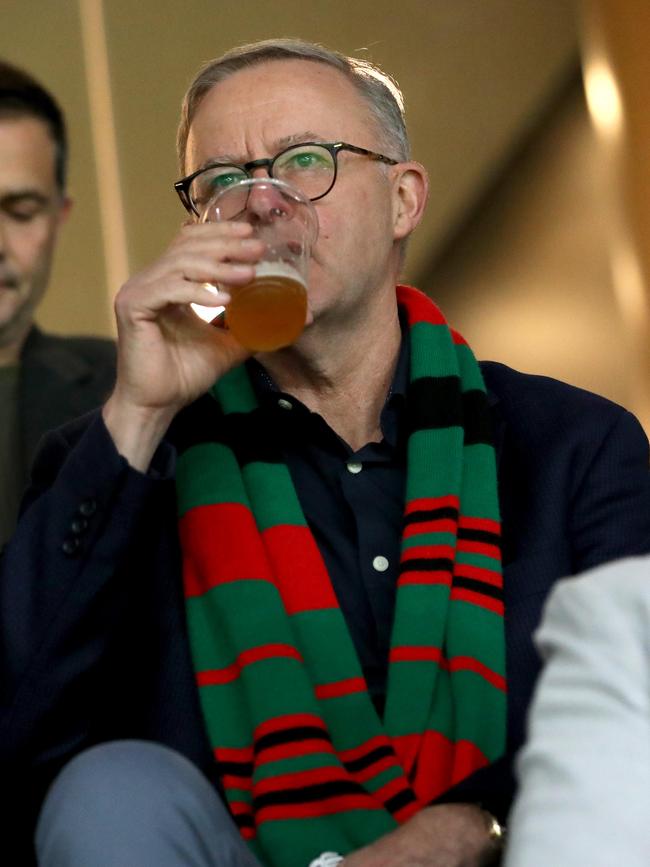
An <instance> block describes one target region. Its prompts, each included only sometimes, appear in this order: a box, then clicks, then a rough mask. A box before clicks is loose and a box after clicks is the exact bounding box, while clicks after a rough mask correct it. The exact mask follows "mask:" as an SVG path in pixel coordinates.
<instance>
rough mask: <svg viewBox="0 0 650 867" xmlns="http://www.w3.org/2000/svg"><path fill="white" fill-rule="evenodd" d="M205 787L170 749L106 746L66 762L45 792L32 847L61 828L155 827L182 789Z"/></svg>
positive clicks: (129, 743) (127, 743) (130, 743)
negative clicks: (137, 825) (34, 842)
mask: <svg viewBox="0 0 650 867" xmlns="http://www.w3.org/2000/svg"><path fill="white" fill-rule="evenodd" d="M197 781H198V785H205V786H208V783H207V780H205V779H204V778H203V777H202V775H201V774H200V772H199V771H198V770H197V769H196V768H195V767H194V766H193V765H192V764H191V763H190V762H189V761H188V760H187V759H186V758H184V757H183V756H181V755H180V754H179V753H175V752H174V751H173V750H170V749H168V748H167V747H163V746H161V745H159V744H154V743H150V742H146V741H112V742H110V743H105V744H100V745H98V746H95V747H92V748H90V749H88V750H86V751H85V752H83V753H80V754H79V755H77V756H76V757H75V758H74V759H72V760H71V761H70V762H69V763H68V764H67V765H66V766H65V767H64V768H63V770H62V771H61V772H60V774H59V775H58V777H57V778H56V779H55V780H54V783H53V784H52V786H51V787H50V790H49V791H48V793H47V796H46V798H45V802H44V804H43V807H42V809H41V814H40V818H39V822H38V827H37V831H36V840H37V844H38V842H39V840H40V841H43V840H44V839H45V838H51V837H52V836H53V835H54V836H56V837H59V836H60V835H62V834H67V833H68V832H67V831H66V829H74V833H75V834H77V835H81V836H83V834H84V829H86V830H87V832H88V833H89V834H92V833H93V832H94V831H96V829H97V828H98V827H103V828H108V827H111V826H112V827H113V828H116V829H120V831H121V830H123V829H124V828H128V827H130V826H134V825H136V824H140V825H141V826H142V827H144V826H147V825H148V826H151V825H152V824H153V825H160V824H161V823H164V821H165V816H166V815H167V814H168V813H169V811H170V809H172V807H173V804H174V803H175V802H176V801H177V800H178V799H179V797H180V796H181V795H182V792H183V790H184V788H191V787H192V786H196V785H197Z"/></svg>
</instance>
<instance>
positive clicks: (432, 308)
mask: <svg viewBox="0 0 650 867" xmlns="http://www.w3.org/2000/svg"><path fill="white" fill-rule="evenodd" d="M397 300H398V302H400V303H402V304H408V321H409V326H410V327H413V325H415V324H416V323H417V322H428V323H429V324H430V325H444V326H445V327H448V326H447V320H446V319H445V317H444V316H443V315H442V312H441V310H440V308H439V307H437V306H436V305H435V304H434V303H433V301H432V300H431V299H430V298H429V297H428V296H426V295H425V294H424V293H423V292H419V291H418V290H413V289H412V287H410V286H398V287H397ZM449 330H451V329H449Z"/></svg>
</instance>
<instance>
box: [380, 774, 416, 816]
mask: <svg viewBox="0 0 650 867" xmlns="http://www.w3.org/2000/svg"><path fill="white" fill-rule="evenodd" d="M403 792H404V793H408V795H409V797H408V802H409V805H410V804H411V803H413V802H415V803H416V804H417V798H416V797H415V795H414V793H413V789H412V788H411V786H409V784H408V783H407V782H406V779H405V778H404V776H403V775H402V776H400V777H397V778H396V779H394V780H389V781H388V782H387V783H384V785H383V786H380V787H379V788H378V789H376V790H375V792H374V793H373V794H374V796H375V797H376V798H379V800H380V801H381V802H382V804H384V806H386V807H387V808H388V809H390V807H388V802H389V801H390V800H391V798H394V797H395V796H396V795H401V794H402V793H403ZM420 806H422V805H421V804H420ZM390 812H391V813H393V810H391V811H390Z"/></svg>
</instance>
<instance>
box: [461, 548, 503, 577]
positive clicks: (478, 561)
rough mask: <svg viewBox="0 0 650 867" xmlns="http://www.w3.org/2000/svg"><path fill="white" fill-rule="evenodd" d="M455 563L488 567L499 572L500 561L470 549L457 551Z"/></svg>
mask: <svg viewBox="0 0 650 867" xmlns="http://www.w3.org/2000/svg"><path fill="white" fill-rule="evenodd" d="M456 563H466V564H467V565H468V566H477V567H478V568H479V569H490V570H491V571H492V572H501V561H500V560H497V559H496V558H495V557H488V555H487V554H474V553H472V552H471V551H458V553H457V554H456Z"/></svg>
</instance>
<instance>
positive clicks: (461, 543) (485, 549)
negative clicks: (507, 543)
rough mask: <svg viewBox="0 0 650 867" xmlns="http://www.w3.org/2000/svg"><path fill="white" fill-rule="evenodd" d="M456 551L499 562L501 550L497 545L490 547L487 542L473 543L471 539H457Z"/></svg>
mask: <svg viewBox="0 0 650 867" xmlns="http://www.w3.org/2000/svg"><path fill="white" fill-rule="evenodd" d="M458 550H459V551H463V552H465V553H466V554H483V555H484V556H485V557H491V558H492V559H493V560H497V561H498V562H499V563H500V562H501V549H500V548H499V546H498V545H490V544H489V543H487V542H475V541H473V540H472V539H462V538H459V539H458Z"/></svg>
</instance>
